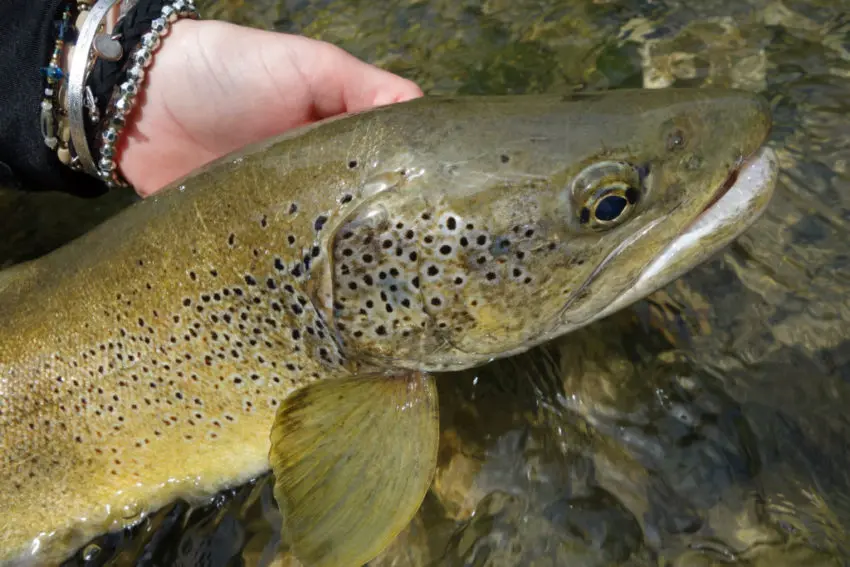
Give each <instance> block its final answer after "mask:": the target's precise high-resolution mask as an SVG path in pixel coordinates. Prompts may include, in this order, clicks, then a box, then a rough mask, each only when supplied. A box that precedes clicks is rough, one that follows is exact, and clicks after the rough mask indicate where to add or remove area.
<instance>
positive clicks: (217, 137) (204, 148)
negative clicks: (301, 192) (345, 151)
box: [118, 20, 422, 197]
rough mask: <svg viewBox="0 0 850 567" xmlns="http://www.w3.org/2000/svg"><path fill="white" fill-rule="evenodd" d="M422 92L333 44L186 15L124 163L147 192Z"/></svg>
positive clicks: (147, 91)
mask: <svg viewBox="0 0 850 567" xmlns="http://www.w3.org/2000/svg"><path fill="white" fill-rule="evenodd" d="M421 95H422V91H421V90H420V88H419V87H418V86H417V85H416V84H415V83H413V82H411V81H409V80H407V79H403V78H401V77H399V76H397V75H394V74H392V73H389V72H387V71H384V70H381V69H379V68H377V67H375V66H373V65H369V64H367V63H364V62H363V61H360V60H359V59H357V58H355V57H354V56H352V55H350V54H349V53H347V52H345V51H343V50H342V49H340V48H338V47H336V46H334V45H331V44H329V43H326V42H323V41H317V40H313V39H309V38H305V37H300V36H295V35H289V34H282V33H274V32H268V31H263V30H257V29H252V28H247V27H242V26H236V25H233V24H229V23H225V22H218V21H211V20H200V21H194V20H180V21H178V22H176V23H175V24H174V25H173V27H172V29H171V32H170V33H169V35H168V36H167V37H166V38H165V39H164V41H163V42H162V45H161V47H160V49H159V50H158V51H157V52H156V54H155V55H154V60H153V63H152V65H151V66H150V68H149V70H148V73H147V77H146V79H145V84H144V87H143V89H142V94H141V95H140V98H139V100H138V102H137V107H136V109H135V110H134V112H133V114H132V115H131V116H132V117H131V119H130V122H129V124H128V127H127V129H126V130H125V131H124V133H123V136H122V139H121V142H120V144H119V146H118V167H119V170H120V172H121V173H122V175H123V176H124V177H125V178H126V179H127V181H128V182H129V183H130V184H131V185H133V187H134V188H135V189H136V192H137V193H138V194H139V195H141V196H143V197H147V196H149V195H152V194H154V193H155V192H157V191H158V190H160V189H162V188H163V187H165V186H166V185H168V184H169V183H170V182H171V181H174V180H175V179H178V178H180V177H182V176H183V175H185V174H187V173H189V172H190V171H192V170H194V169H196V168H197V167H199V166H201V165H203V164H205V163H207V162H209V161H211V160H213V159H215V158H218V157H220V156H223V155H226V154H227V153H229V152H231V151H233V150H236V149H237V148H240V147H242V146H245V145H247V144H250V143H252V142H256V141H259V140H262V139H264V138H268V137H270V136H274V135H275V134H279V133H281V132H284V131H286V130H289V129H290V128H294V127H297V126H301V125H304V124H308V123H310V122H314V121H316V120H321V119H323V118H327V117H331V116H334V115H337V114H343V113H348V112H358V111H361V110H367V109H369V108H372V107H375V106H381V105H385V104H391V103H395V102H402V101H405V100H409V99H412V98H416V97H418V96H421ZM152 164H155V167H154V166H152Z"/></svg>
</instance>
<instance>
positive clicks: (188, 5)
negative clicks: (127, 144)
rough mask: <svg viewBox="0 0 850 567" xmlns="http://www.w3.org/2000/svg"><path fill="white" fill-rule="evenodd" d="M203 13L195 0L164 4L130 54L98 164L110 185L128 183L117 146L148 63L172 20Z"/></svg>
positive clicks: (103, 135)
mask: <svg viewBox="0 0 850 567" xmlns="http://www.w3.org/2000/svg"><path fill="white" fill-rule="evenodd" d="M198 17H200V16H199V14H198V11H197V8H195V5H194V4H193V0H172V2H171V3H170V4H166V5H164V6H163V7H162V10H161V12H160V16H159V17H158V18H155V19H154V20H153V21H152V22H151V30H150V31H149V32H147V33H146V34H144V35H143V36H142V38H141V42H140V44H139V45H138V47H137V48H136V49H135V50H134V51H133V53H132V54H131V55H130V61H131V62H132V64H131V66H130V67H129V68H128V69H127V79H126V80H125V81H124V82H122V83H121V84H120V85H119V86H118V87H117V88H116V90H115V92H114V93H113V97H112V100H111V101H110V104H109V108H108V110H107V113H106V114H107V116H106V125H105V129H104V130H103V132H101V135H100V143H101V146H100V161H99V162H98V164H97V176H98V177H99V178H100V179H101V180H102V181H103V182H104V183H106V185H107V186H108V187H109V188H110V189H114V188H116V187H126V186H128V183H127V182H126V181H125V180H124V179H123V178H122V176H121V175H120V173H119V172H118V164H117V163H116V162H115V159H114V158H115V155H116V153H117V152H116V147H117V145H118V139H119V137H120V135H121V132H122V130H123V129H124V127H125V126H126V124H127V117H128V116H129V115H130V114H131V113H132V111H133V108H134V106H135V104H136V96H137V95H138V94H139V92H140V91H141V89H142V83H143V82H144V80H145V73H146V71H145V70H146V69H147V67H149V66H150V64H151V63H152V61H153V56H154V53H155V52H156V51H157V49H158V48H159V46H160V44H161V42H162V40H163V38H164V37H165V36H166V35H168V33H169V31H170V28H171V24H172V23H174V22H176V21H177V20H178V19H181V18H198Z"/></svg>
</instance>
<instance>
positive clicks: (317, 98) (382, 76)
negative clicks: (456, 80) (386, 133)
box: [288, 36, 422, 118]
mask: <svg viewBox="0 0 850 567" xmlns="http://www.w3.org/2000/svg"><path fill="white" fill-rule="evenodd" d="M288 39H289V40H290V41H291V48H292V49H293V50H294V53H293V54H292V55H293V56H292V58H291V60H292V62H293V63H294V64H295V65H296V66H297V67H298V70H299V72H300V74H301V75H302V76H303V77H304V79H305V80H306V82H307V84H308V87H309V90H310V93H311V96H312V99H313V101H312V102H313V107H314V110H315V113H316V114H317V117H318V118H325V117H328V116H334V115H336V114H340V113H343V112H358V111H361V110H367V109H369V108H372V107H375V106H381V105H385V104H392V103H396V102H403V101H405V100H410V99H413V98H417V97H420V96H422V90H421V89H420V88H419V86H418V85H417V84H416V83H414V82H413V81H409V80H407V79H404V78H402V77H399V76H398V75H395V74H393V73H390V72H388V71H384V70H382V69H379V68H378V67H375V66H374V65H370V64H368V63H364V62H363V61H361V60H359V59H357V58H356V57H354V56H353V55H351V54H349V53H347V52H346V51H344V50H342V49H340V48H338V47H336V46H334V45H331V44H329V43H326V42H324V41H317V40H313V39H309V38H305V37H299V36H288Z"/></svg>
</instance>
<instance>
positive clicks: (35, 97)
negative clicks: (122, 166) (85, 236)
mask: <svg viewBox="0 0 850 567" xmlns="http://www.w3.org/2000/svg"><path fill="white" fill-rule="evenodd" d="M62 3H63V0H0V183H2V184H3V185H6V186H8V185H12V186H15V187H19V188H21V189H25V190H30V191H51V190H52V191H63V192H66V193H71V194H74V195H79V196H81V197H94V196H97V195H100V194H102V193H105V192H106V191H107V188H106V185H105V184H104V183H102V182H101V181H100V180H98V179H95V178H93V177H90V176H88V175H86V174H85V173H80V172H75V171H72V170H71V169H70V168H69V167H67V166H66V165H64V164H63V163H62V162H60V161H59V158H58V157H57V156H56V153H55V152H54V151H52V150H50V148H48V147H47V146H46V145H45V144H44V139H43V138H42V136H41V126H40V118H41V114H40V109H41V106H40V105H41V99H42V96H43V93H44V77H43V75H42V73H41V68H42V67H45V66H47V64H48V62H49V60H50V54H51V53H52V52H53V44H54V41H55V39H56V28H55V26H54V22H55V21H56V18H57V15H58V14H59V10H60V8H61V6H62Z"/></svg>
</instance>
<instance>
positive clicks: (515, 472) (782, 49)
mask: <svg viewBox="0 0 850 567" xmlns="http://www.w3.org/2000/svg"><path fill="white" fill-rule="evenodd" d="M202 6H203V9H204V12H205V14H206V15H207V16H209V17H219V18H223V19H229V20H232V21H237V22H239V23H245V24H249V25H254V26H258V27H266V28H274V29H277V30H280V31H287V32H293V33H301V34H305V35H309V36H312V37H318V38H321V39H326V40H328V41H332V42H334V43H336V44H338V45H340V46H342V47H344V48H346V49H348V50H349V51H351V52H352V53H354V54H356V55H358V56H359V57H361V58H363V59H366V60H368V61H372V62H375V63H377V64H379V65H381V66H383V67H385V68H388V69H390V70H392V71H395V72H397V73H400V74H402V75H405V76H408V77H410V78H412V79H414V80H416V81H417V82H419V83H420V85H422V87H423V89H424V90H425V91H426V92H429V93H469V94H471V93H482V94H483V93H488V94H493V93H522V92H543V91H563V90H567V89H570V88H575V86H576V85H581V86H582V87H583V88H588V89H604V88H617V87H635V86H644V87H649V88H658V87H664V86H708V85H713V86H734V87H739V88H744V89H749V90H754V91H759V92H762V93H764V94H765V96H766V97H767V98H768V99H769V100H770V101H771V102H772V104H773V107H774V118H775V126H774V131H773V135H772V140H771V144H772V145H773V146H774V147H775V148H776V149H777V151H778V152H779V154H780V158H781V162H782V166H783V172H782V176H781V181H780V186H779V187H778V189H777V193H776V197H775V198H774V200H773V202H772V204H771V206H770V208H769V209H768V211H767V213H766V214H765V215H764V217H763V218H762V219H761V220H760V221H759V222H758V223H757V224H756V225H755V226H754V227H753V228H752V229H751V230H750V231H749V232H747V233H746V234H745V235H744V236H743V237H742V238H741V239H740V240H739V241H738V242H737V243H736V244H734V245H733V246H731V247H730V248H729V249H728V250H727V251H726V252H725V253H724V254H722V255H720V256H719V257H717V258H715V259H714V260H712V261H711V262H709V263H707V264H706V265H704V266H702V267H700V268H698V269H696V270H694V271H693V272H691V273H690V274H688V275H687V276H685V277H684V278H682V279H680V280H679V281H677V282H675V283H674V284H672V285H670V286H668V287H667V288H666V289H664V290H662V291H660V292H658V293H656V294H654V295H653V296H651V297H650V298H649V299H647V300H645V301H642V302H640V303H639V304H637V305H635V306H634V307H633V308H630V309H627V310H625V311H623V312H622V313H619V314H617V315H615V316H613V317H611V318H609V319H607V320H604V321H601V322H599V323H597V324H594V325H592V326H590V327H588V328H587V329H584V330H581V331H578V332H575V333H572V334H570V335H568V336H566V337H563V338H562V339H561V340H559V341H557V342H555V343H552V344H550V345H546V346H545V347H543V348H538V349H535V350H534V351H532V352H530V353H527V354H526V355H523V356H520V357H516V358H513V359H508V360H504V361H500V362H497V363H494V364H491V365H489V366H487V367H484V368H480V369H477V370H476V371H471V372H465V373H460V374H451V375H445V376H442V377H441V379H440V396H441V405H442V407H441V413H442V415H441V419H442V440H441V450H440V467H439V470H438V472H437V477H436V479H435V482H434V485H433V488H432V490H431V492H430V494H429V495H428V497H427V499H426V502H425V504H424V505H423V507H422V510H421V511H420V514H419V515H418V516H417V518H416V519H415V521H414V523H413V524H412V525H411V527H410V528H409V529H408V530H407V531H406V532H404V533H403V534H402V535H401V536H400V538H399V539H398V540H397V541H396V542H395V544H394V545H393V546H392V547H391V548H390V549H389V550H387V552H385V553H384V554H383V555H382V556H381V557H380V558H378V559H377V560H375V561H374V562H373V564H374V565H382V566H385V565H386V566H389V565H394V566H403V565H451V566H454V565H471V566H472V565H475V566H479V565H480V566H484V565H487V566H494V567H495V566H514V565H535V566H538V565H539V566H544V565H570V566H613V565H624V566H638V565H670V566H708V565H725V564H740V565H771V566H772V567H778V566H786V565H787V566H798V565H800V566H810V565H811V566H833V565H835V566H838V565H847V564H850V536H848V533H847V531H848V529H850V473H849V472H848V471H850V457H849V456H848V451H847V449H848V442H847V439H848V434H849V433H850V417H848V409H847V408H848V407H850V384H848V381H850V341H848V337H850V252H848V242H850V178H848V175H850V113H848V110H850V2H848V1H839V0H821V1H817V0H808V1H792V0H785V1H773V0H702V1H700V2H694V1H689V0H681V1H675V0H666V1H664V0H656V1H652V0H644V1H637V0H635V1H614V0H608V1H606V0H595V1H591V0H584V1H576V0H549V1H542V0H491V1H488V2H479V1H474V2H473V1H471V0H467V1H457V0H451V1H449V0H431V1H422V2H409V1H401V0H395V1H386V2H381V3H375V2H365V1H360V2H358V1H352V0H346V1H312V2H308V1H295V0H286V1H283V2H270V1H268V0H262V1H257V2H242V1H238V0H213V1H207V2H203V4H202ZM42 199H43V200H42V201H39V202H38V203H36V204H35V205H34V204H33V203H32V202H31V201H30V200H28V199H26V198H20V197H14V198H13V197H6V198H5V201H3V200H2V199H0V204H5V205H6V207H5V208H6V210H10V209H9V208H8V207H13V208H12V210H15V211H18V212H20V211H23V212H27V211H40V212H39V213H38V216H30V217H27V216H26V215H23V216H17V217H16V218H18V219H22V220H18V221H17V222H16V223H12V224H11V225H8V226H7V227H6V231H7V233H8V234H9V235H10V236H9V238H4V239H3V241H4V242H7V243H8V244H6V245H5V249H2V248H0V253H3V254H4V255H3V256H0V261H14V260H18V259H21V258H25V257H30V256H32V255H35V254H38V253H41V252H42V251H44V250H46V249H49V248H50V247H52V246H55V245H57V244H58V243H59V242H61V241H62V240H63V239H66V238H69V237H71V236H73V235H75V234H77V233H79V232H81V231H83V230H85V229H86V228H87V226H90V224H91V223H93V222H96V221H97V220H98V218H102V217H103V216H105V215H108V214H110V213H111V212H112V211H113V210H116V209H117V208H120V207H121V206H123V205H124V204H125V202H126V201H127V199H126V197H122V196H118V197H110V199H112V201H111V202H107V201H104V202H102V203H101V204H100V207H101V208H100V209H99V210H98V211H94V212H91V213H88V214H87V216H86V217H85V220H86V222H81V223H75V222H72V221H73V220H74V219H75V218H79V217H74V216H73V215H74V214H78V213H75V212H74V211H71V210H69V209H68V207H67V203H66V202H65V201H57V202H55V203H54V202H53V201H52V199H53V198H52V197H46V198H42ZM9 203H11V204H9ZM51 203H53V204H52V205H51ZM86 207H88V203H87V204H86ZM42 211H43V212H42ZM4 215H5V213H4ZM6 218H9V217H6ZM48 229H51V230H48ZM278 527H279V517H278V515H277V512H276V509H275V506H274V503H273V501H272V500H271V496H270V490H269V487H268V485H267V482H266V481H265V480H260V481H259V482H258V483H257V485H255V486H251V487H244V488H242V489H240V490H237V491H233V492H232V493H229V494H227V495H222V496H221V498H219V499H217V501H216V502H215V503H213V504H212V505H211V506H209V507H208V508H206V509H203V510H192V511H189V510H187V509H186V507H185V506H182V505H177V506H175V507H174V508H172V509H169V510H164V511H162V512H161V513H160V514H159V515H157V516H155V517H153V518H151V519H150V520H148V521H147V522H146V523H145V524H144V525H143V526H142V527H141V528H139V529H137V530H135V531H134V532H133V533H132V534H124V535H117V536H111V537H109V538H104V539H103V540H102V541H100V542H98V544H99V545H100V546H101V550H100V553H94V548H92V549H89V550H87V551H88V555H89V557H90V561H89V562H88V563H90V564H101V563H105V562H109V563H110V564H115V565H124V564H132V563H135V562H138V563H141V564H147V565H175V564H178V565H276V566H284V565H287V566H288V565H294V564H295V563H294V562H293V561H292V559H291V557H288V556H287V555H286V553H285V550H280V549H278V544H277V531H278ZM115 546H117V548H115ZM82 555H83V554H81V557H80V559H79V560H80V562H83V561H82Z"/></svg>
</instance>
